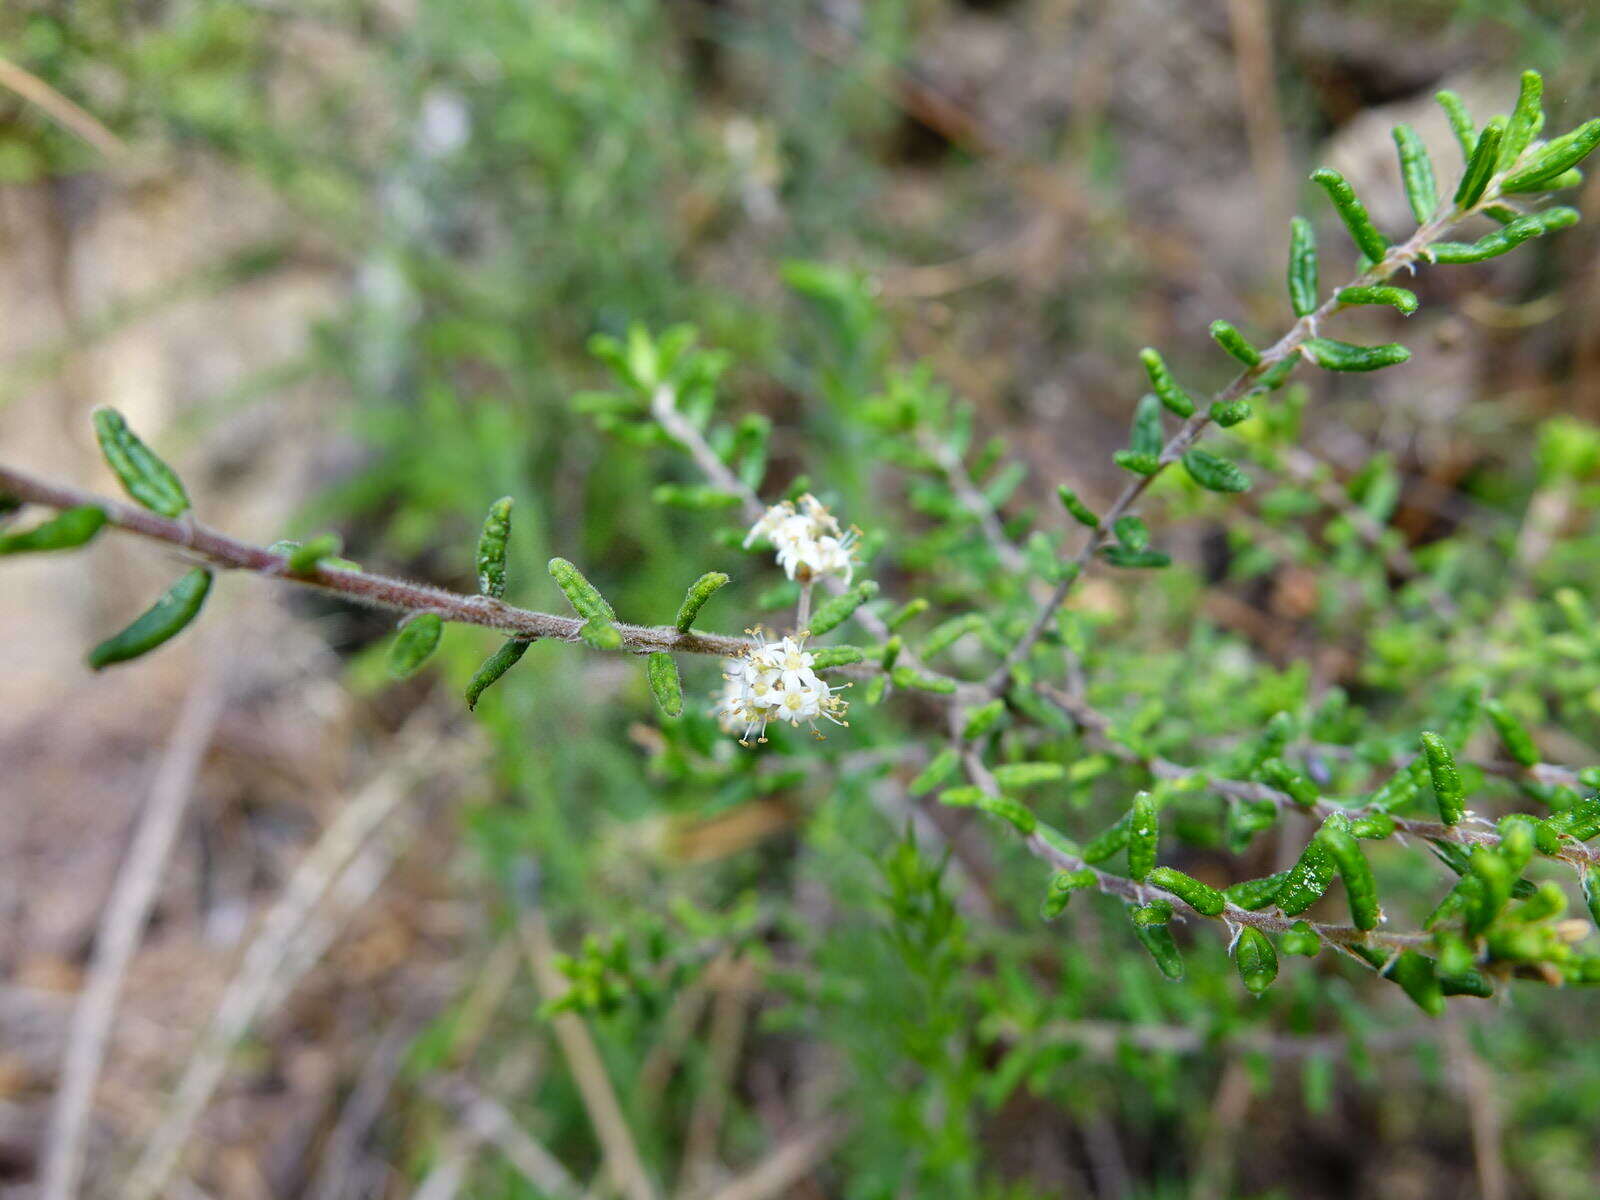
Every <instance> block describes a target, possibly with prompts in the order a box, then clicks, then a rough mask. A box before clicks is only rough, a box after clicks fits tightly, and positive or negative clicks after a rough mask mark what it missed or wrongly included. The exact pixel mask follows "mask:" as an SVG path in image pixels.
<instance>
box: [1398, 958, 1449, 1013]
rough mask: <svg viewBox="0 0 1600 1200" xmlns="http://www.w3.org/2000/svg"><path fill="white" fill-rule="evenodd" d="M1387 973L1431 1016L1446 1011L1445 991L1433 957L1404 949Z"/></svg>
mask: <svg viewBox="0 0 1600 1200" xmlns="http://www.w3.org/2000/svg"><path fill="white" fill-rule="evenodd" d="M1387 974H1388V975H1389V977H1390V978H1391V979H1393V980H1394V981H1395V982H1396V983H1397V984H1399V985H1400V990H1401V991H1403V992H1404V993H1405V994H1406V995H1407V996H1410V997H1411V999H1412V1000H1413V1001H1414V1002H1415V1003H1416V1006H1417V1007H1418V1008H1420V1009H1421V1010H1422V1011H1423V1012H1425V1013H1427V1014H1428V1015H1429V1016H1430V1017H1437V1016H1441V1015H1442V1014H1443V1013H1444V1005H1445V1000H1444V991H1443V989H1442V988H1441V987H1440V986H1439V977H1438V976H1437V975H1436V974H1435V972H1434V964H1433V959H1431V958H1429V957H1428V956H1427V955H1425V954H1418V953H1417V952H1416V951H1415V950H1402V951H1401V952H1400V957H1399V958H1397V959H1395V962H1394V966H1392V967H1390V968H1389V970H1388V972H1387Z"/></svg>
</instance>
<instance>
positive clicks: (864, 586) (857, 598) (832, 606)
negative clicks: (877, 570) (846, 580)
mask: <svg viewBox="0 0 1600 1200" xmlns="http://www.w3.org/2000/svg"><path fill="white" fill-rule="evenodd" d="M877 594H878V585H877V584H876V583H874V582H873V581H872V580H870V579H865V580H862V581H861V582H860V583H858V584H856V585H855V587H853V588H850V589H849V590H848V591H845V592H842V593H841V594H839V595H837V596H835V597H834V598H833V599H831V600H829V601H828V602H827V603H826V604H822V605H819V606H818V607H817V611H816V612H814V613H812V614H811V620H810V621H808V622H807V623H806V627H807V628H808V629H809V630H810V631H811V632H812V633H813V634H819V635H820V634H824V633H827V632H828V631H829V630H831V629H834V628H836V627H837V626H839V625H842V624H844V622H845V621H846V620H848V619H849V617H850V614H851V613H853V612H855V611H856V609H858V608H860V607H861V606H862V605H863V604H865V603H866V602H867V601H868V600H870V599H872V598H873V597H874V596H876V595H877Z"/></svg>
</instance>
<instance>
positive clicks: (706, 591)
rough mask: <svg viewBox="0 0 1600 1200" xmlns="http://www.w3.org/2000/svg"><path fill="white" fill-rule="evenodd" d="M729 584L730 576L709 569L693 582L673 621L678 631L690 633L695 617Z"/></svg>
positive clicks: (684, 595)
mask: <svg viewBox="0 0 1600 1200" xmlns="http://www.w3.org/2000/svg"><path fill="white" fill-rule="evenodd" d="M727 585H728V577H727V576H726V575H724V574H723V573H722V572H721V571H707V572H706V573H705V574H704V575H702V576H700V578H699V579H696V580H695V581H694V582H693V583H691V584H690V585H689V590H688V591H687V592H685V593H684V594H683V603H682V604H681V605H680V606H679V607H678V617H677V620H676V621H674V622H673V624H674V625H675V626H676V627H677V630H678V632H679V633H688V632H689V627H690V626H691V625H693V624H694V619H695V618H696V617H698V616H699V615H700V610H701V609H702V608H704V607H705V606H706V601H707V600H709V599H711V597H712V596H714V595H716V594H717V592H718V591H719V590H721V589H722V588H724V587H726V586H727Z"/></svg>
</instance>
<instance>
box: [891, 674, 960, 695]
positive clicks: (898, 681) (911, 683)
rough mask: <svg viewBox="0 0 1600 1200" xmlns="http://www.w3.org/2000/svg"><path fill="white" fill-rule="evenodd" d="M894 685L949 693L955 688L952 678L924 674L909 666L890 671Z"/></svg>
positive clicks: (944, 693) (923, 690)
mask: <svg viewBox="0 0 1600 1200" xmlns="http://www.w3.org/2000/svg"><path fill="white" fill-rule="evenodd" d="M890 678H891V679H893V680H894V685H895V687H902V688H915V689H916V690H918V691H922V692H939V693H941V694H943V695H947V696H948V695H949V694H950V693H952V692H954V691H955V690H956V681H955V680H954V679H943V678H940V677H939V676H936V675H924V674H922V673H921V672H920V671H914V670H912V669H911V668H910V667H896V668H894V670H893V671H891V672H890Z"/></svg>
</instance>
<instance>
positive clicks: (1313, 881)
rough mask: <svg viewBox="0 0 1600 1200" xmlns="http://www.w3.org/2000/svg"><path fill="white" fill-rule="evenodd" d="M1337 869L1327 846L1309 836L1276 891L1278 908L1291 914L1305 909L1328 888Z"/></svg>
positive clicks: (1297, 913)
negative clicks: (1309, 839) (1278, 889)
mask: <svg viewBox="0 0 1600 1200" xmlns="http://www.w3.org/2000/svg"><path fill="white" fill-rule="evenodd" d="M1337 869H1338V868H1337V867H1336V866H1335V864H1334V861H1333V856H1332V855H1331V854H1329V853H1328V850H1327V848H1326V847H1325V846H1324V845H1323V844H1322V843H1321V842H1319V841H1317V840H1316V838H1312V839H1311V841H1309V842H1307V843H1306V847H1305V849H1304V850H1302V851H1301V852H1300V857H1299V859H1297V860H1296V861H1295V864H1294V866H1292V867H1290V868H1289V877H1288V878H1287V879H1285V880H1284V881H1283V888H1282V889H1281V890H1280V891H1279V892H1278V908H1279V909H1280V910H1282V912H1283V913H1284V914H1285V915H1286V916H1291V917H1293V916H1298V915H1299V914H1300V913H1303V912H1305V910H1306V909H1308V908H1310V907H1311V906H1312V905H1313V904H1315V903H1316V902H1317V901H1318V900H1320V899H1321V898H1322V894H1323V893H1324V892H1326V891H1327V890H1328V885H1329V884H1331V883H1332V882H1333V876H1334V872H1335V871H1336V870H1337Z"/></svg>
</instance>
